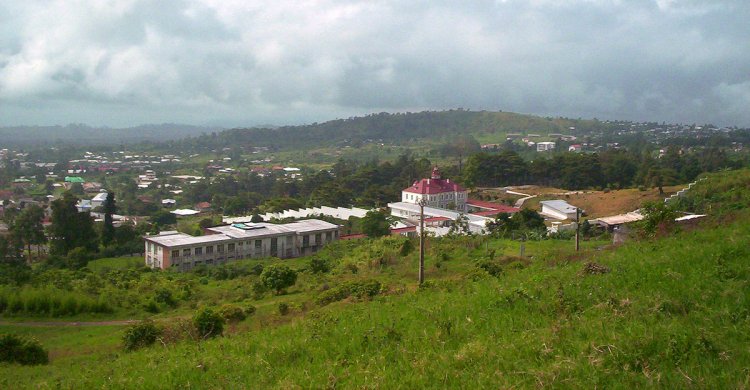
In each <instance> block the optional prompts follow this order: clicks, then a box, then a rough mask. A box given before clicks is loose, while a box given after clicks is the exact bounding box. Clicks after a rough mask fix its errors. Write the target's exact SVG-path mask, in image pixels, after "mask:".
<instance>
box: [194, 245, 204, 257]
mask: <svg viewBox="0 0 750 390" xmlns="http://www.w3.org/2000/svg"><path fill="white" fill-rule="evenodd" d="M202 254H203V248H202V247H198V248H195V255H196V256H199V255H202Z"/></svg>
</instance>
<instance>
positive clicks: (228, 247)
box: [227, 244, 234, 252]
mask: <svg viewBox="0 0 750 390" xmlns="http://www.w3.org/2000/svg"><path fill="white" fill-rule="evenodd" d="M227 250H228V251H229V252H234V244H229V245H227Z"/></svg>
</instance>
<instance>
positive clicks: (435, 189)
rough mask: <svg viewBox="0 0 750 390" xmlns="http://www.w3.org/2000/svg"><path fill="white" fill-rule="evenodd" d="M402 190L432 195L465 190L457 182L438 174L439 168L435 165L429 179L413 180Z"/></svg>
mask: <svg viewBox="0 0 750 390" xmlns="http://www.w3.org/2000/svg"><path fill="white" fill-rule="evenodd" d="M404 191H405V192H411V193H415V194H427V195H434V194H441V193H443V192H462V191H466V190H465V189H464V188H463V187H461V186H460V185H458V184H457V183H454V182H451V180H450V179H443V178H442V177H441V175H440V170H439V169H438V168H437V167H435V168H434V169H433V170H432V175H431V177H430V178H429V179H422V180H420V181H415V182H414V184H412V185H411V186H410V187H408V188H406V189H404Z"/></svg>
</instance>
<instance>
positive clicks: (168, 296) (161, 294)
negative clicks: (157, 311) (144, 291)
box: [154, 288, 177, 307]
mask: <svg viewBox="0 0 750 390" xmlns="http://www.w3.org/2000/svg"><path fill="white" fill-rule="evenodd" d="M154 299H155V300H156V302H159V303H163V304H165V305H167V306H171V307H175V306H177V301H176V300H175V299H174V297H173V296H172V291H170V290H168V289H166V288H160V289H158V290H156V294H155V297H154Z"/></svg>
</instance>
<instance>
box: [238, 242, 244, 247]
mask: <svg viewBox="0 0 750 390" xmlns="http://www.w3.org/2000/svg"><path fill="white" fill-rule="evenodd" d="M237 245H238V246H243V245H245V241H240V242H238V243H237Z"/></svg>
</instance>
